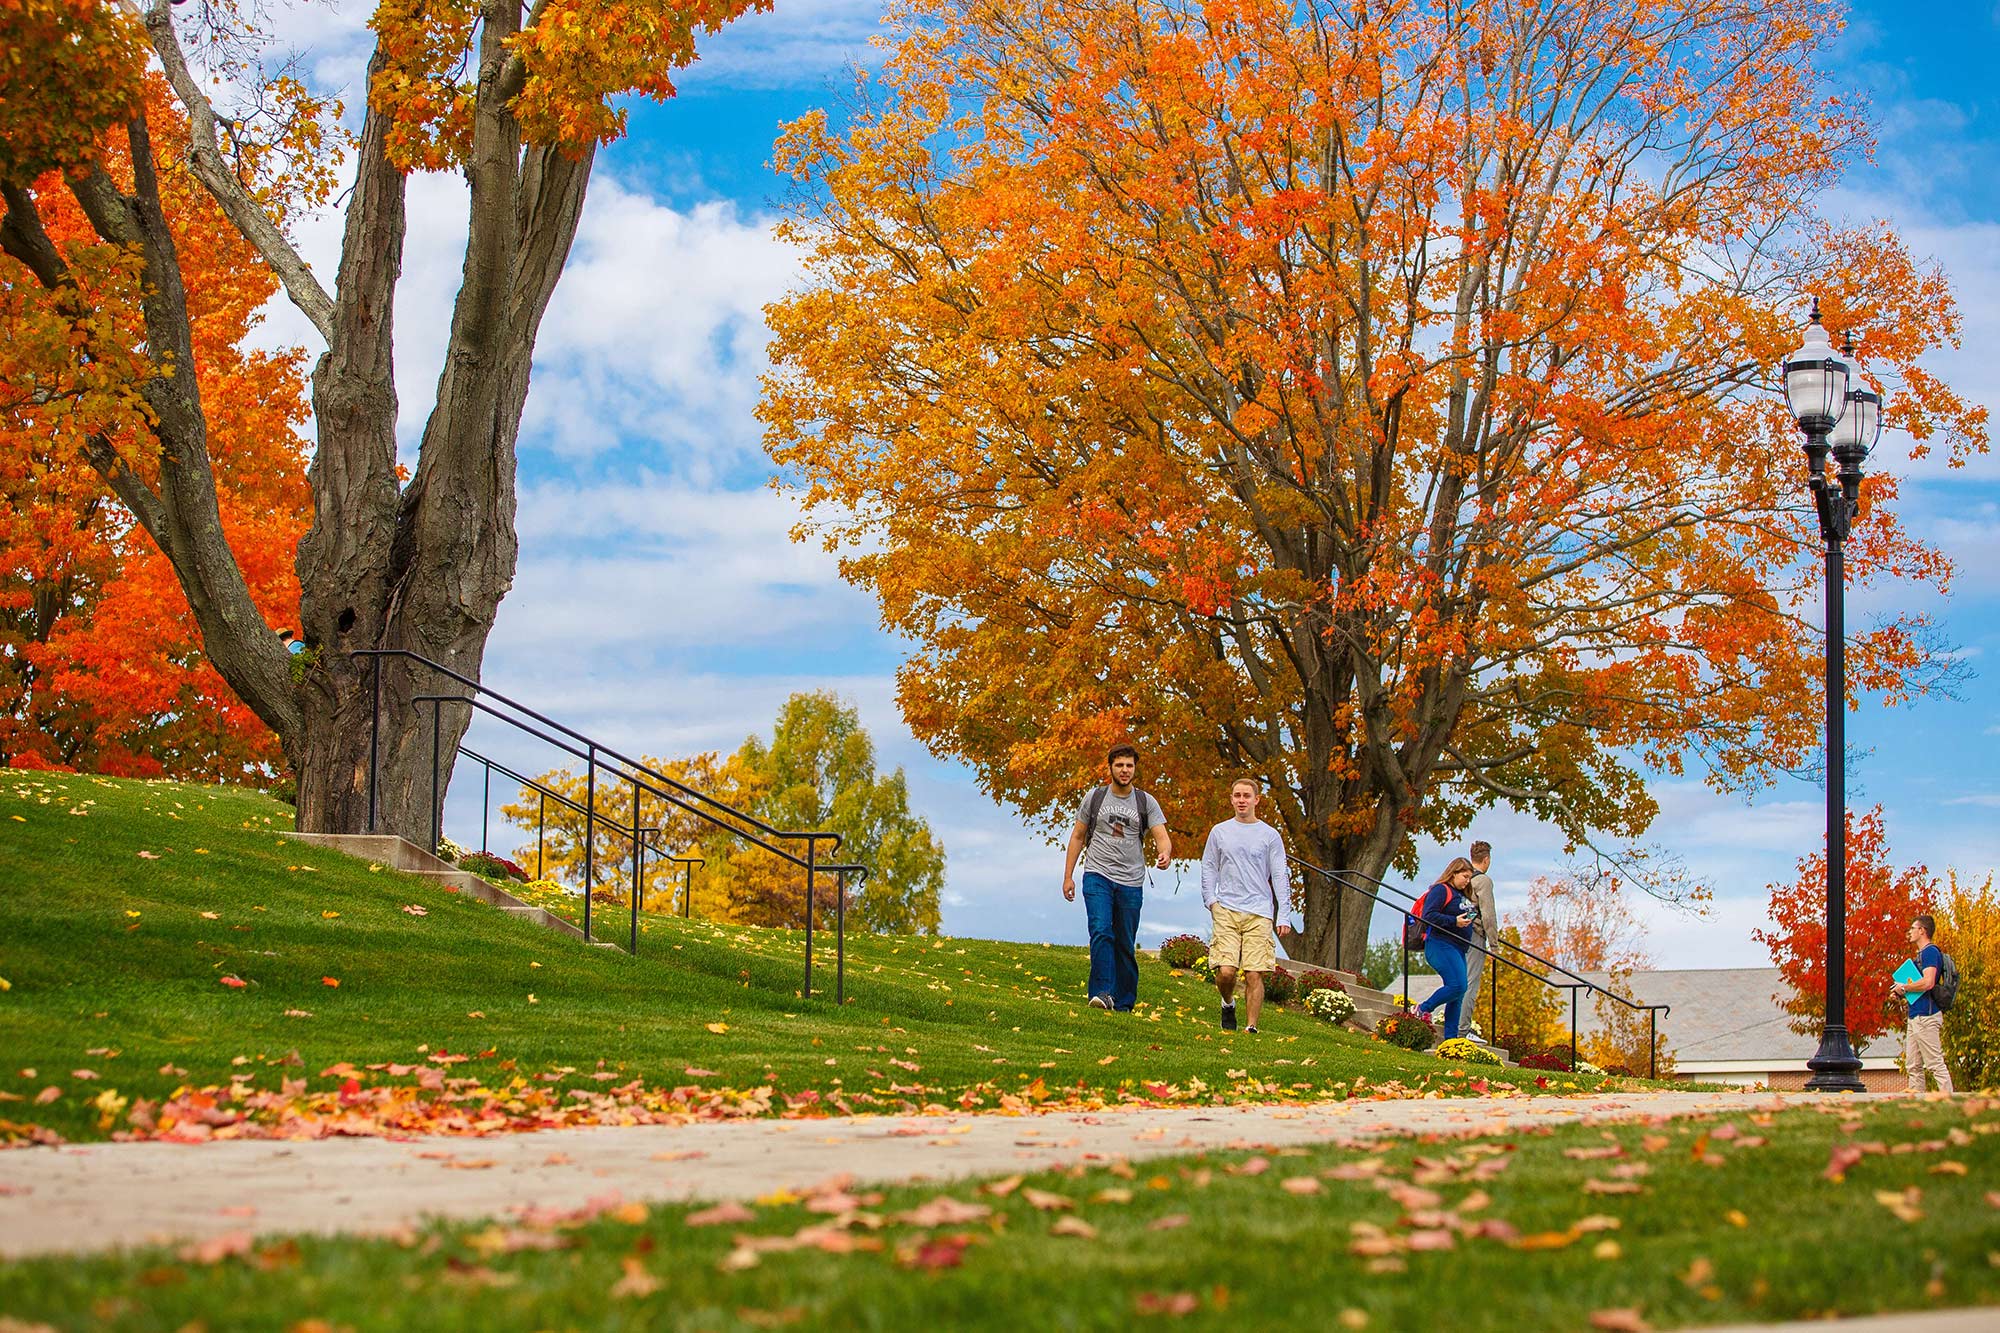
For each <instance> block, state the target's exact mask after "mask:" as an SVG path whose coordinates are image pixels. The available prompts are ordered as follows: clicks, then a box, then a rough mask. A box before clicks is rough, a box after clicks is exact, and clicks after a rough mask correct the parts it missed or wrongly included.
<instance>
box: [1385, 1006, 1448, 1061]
mask: <svg viewBox="0 0 2000 1333" xmlns="http://www.w3.org/2000/svg"><path fill="white" fill-rule="evenodd" d="M1375 1035H1376V1036H1378V1037H1380V1038H1381V1039H1382V1040H1384V1041H1386V1042H1389V1043H1391V1044H1392V1045H1396V1046H1400V1047H1402V1048H1403V1049H1404V1050H1406V1051H1425V1050H1429V1049H1430V1045H1431V1043H1432V1042H1434V1041H1436V1040H1437V1027H1436V1026H1435V1025H1434V1024H1433V1023H1432V1022H1431V1021H1430V1020H1429V1019H1428V1018H1425V1017H1424V1016H1423V1015H1422V1014H1420V1013H1417V1012H1416V1011H1415V1010H1413V1009H1404V1010H1401V1011H1399V1012H1397V1013H1393V1014H1390V1015H1389V1016H1388V1017H1387V1018H1385V1019H1383V1020H1382V1021H1381V1022H1380V1023H1377V1024H1376V1025H1375Z"/></svg>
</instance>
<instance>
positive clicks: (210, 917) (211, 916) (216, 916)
mask: <svg viewBox="0 0 2000 1333" xmlns="http://www.w3.org/2000/svg"><path fill="white" fill-rule="evenodd" d="M201 919H202V920H204V921H220V920H222V914H221V913H220V912H203V913H202V914H201Z"/></svg>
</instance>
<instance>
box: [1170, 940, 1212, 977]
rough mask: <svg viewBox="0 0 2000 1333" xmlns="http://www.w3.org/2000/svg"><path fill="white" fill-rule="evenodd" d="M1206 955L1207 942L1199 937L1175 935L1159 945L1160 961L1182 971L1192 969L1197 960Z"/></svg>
mask: <svg viewBox="0 0 2000 1333" xmlns="http://www.w3.org/2000/svg"><path fill="white" fill-rule="evenodd" d="M1207 955H1208V942H1207V941H1206V940H1204V939H1202V938H1201V936H1199V935H1176V936H1174V937H1173V938H1172V939H1169V940H1163V941H1161V943H1160V961H1161V962H1163V963H1165V964H1166V965H1167V966H1168V967H1176V968H1180V969H1181V970H1182V971H1186V970H1189V969H1191V968H1193V967H1194V965H1195V963H1196V962H1197V961H1198V960H1200V959H1202V958H1205V957H1207Z"/></svg>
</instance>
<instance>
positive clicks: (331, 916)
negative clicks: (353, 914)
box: [320, 908, 340, 921]
mask: <svg viewBox="0 0 2000 1333" xmlns="http://www.w3.org/2000/svg"><path fill="white" fill-rule="evenodd" d="M320 915H321V916H322V917H324V918H326V919H327V920H328V921H331V920H333V919H334V918H335V917H337V916H339V915H340V913H338V912H336V911H334V910H333V909H332V908H328V909H327V910H326V911H324V912H321V913H320Z"/></svg>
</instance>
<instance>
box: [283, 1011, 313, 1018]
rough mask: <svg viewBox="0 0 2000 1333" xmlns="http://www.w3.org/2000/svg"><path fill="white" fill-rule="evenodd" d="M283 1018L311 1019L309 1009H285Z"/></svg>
mask: <svg viewBox="0 0 2000 1333" xmlns="http://www.w3.org/2000/svg"><path fill="white" fill-rule="evenodd" d="M285 1017H286V1018H311V1017H312V1010H310V1009H287V1010H285Z"/></svg>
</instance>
